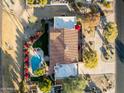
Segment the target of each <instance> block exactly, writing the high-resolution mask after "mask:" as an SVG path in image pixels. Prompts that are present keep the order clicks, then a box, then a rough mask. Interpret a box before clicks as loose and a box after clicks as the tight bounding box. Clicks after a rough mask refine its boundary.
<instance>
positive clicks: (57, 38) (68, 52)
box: [50, 28, 78, 73]
mask: <svg viewBox="0 0 124 93" xmlns="http://www.w3.org/2000/svg"><path fill="white" fill-rule="evenodd" d="M77 58H78V31H76V30H75V29H54V28H51V30H50V68H51V70H50V71H51V72H50V73H52V72H53V68H54V66H55V65H56V64H69V63H75V62H77Z"/></svg>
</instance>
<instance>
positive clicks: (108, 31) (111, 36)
mask: <svg viewBox="0 0 124 93" xmlns="http://www.w3.org/2000/svg"><path fill="white" fill-rule="evenodd" d="M117 32H118V31H117V26H116V24H115V23H113V22H109V23H107V25H106V27H105V30H104V32H103V35H104V37H105V38H106V39H107V41H108V42H113V41H115V39H116V37H117V34H118V33H117Z"/></svg>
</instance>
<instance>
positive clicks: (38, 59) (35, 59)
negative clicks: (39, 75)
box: [31, 55, 43, 71]
mask: <svg viewBox="0 0 124 93" xmlns="http://www.w3.org/2000/svg"><path fill="white" fill-rule="evenodd" d="M42 62H43V59H42V58H41V56H40V55H34V56H32V58H31V66H32V70H33V71H35V70H37V69H38V68H39V66H40V64H41V63H42Z"/></svg>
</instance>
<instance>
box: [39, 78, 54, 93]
mask: <svg viewBox="0 0 124 93" xmlns="http://www.w3.org/2000/svg"><path fill="white" fill-rule="evenodd" d="M38 86H39V88H40V90H41V91H42V92H43V93H49V91H50V90H51V88H52V85H51V81H50V80H49V79H48V78H46V77H44V78H42V81H41V82H38Z"/></svg>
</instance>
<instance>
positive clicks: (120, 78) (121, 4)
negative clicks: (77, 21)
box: [115, 0, 124, 93]
mask: <svg viewBox="0 0 124 93" xmlns="http://www.w3.org/2000/svg"><path fill="white" fill-rule="evenodd" d="M115 9H116V21H117V24H118V30H119V33H118V34H119V35H118V38H119V40H120V41H121V42H122V43H123V44H124V10H123V9H124V1H123V0H116V5H115ZM116 60H117V62H116V93H124V63H121V62H120V60H119V58H118V56H117V57H116Z"/></svg>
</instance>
